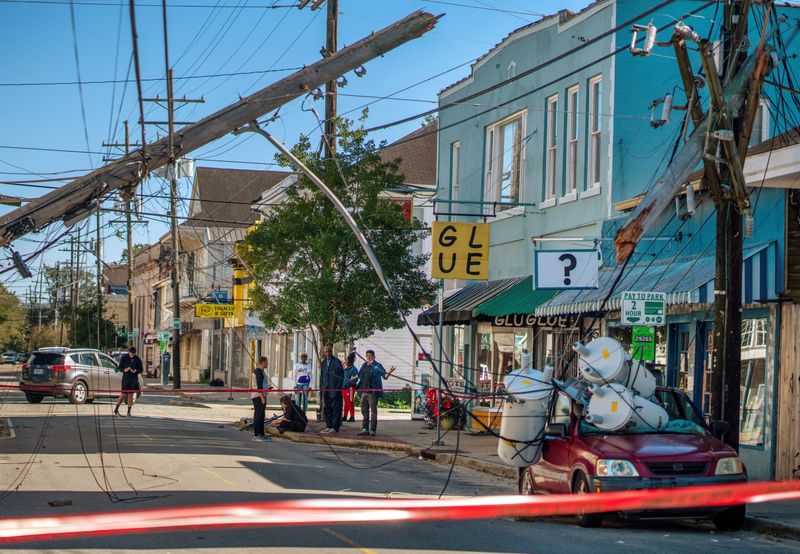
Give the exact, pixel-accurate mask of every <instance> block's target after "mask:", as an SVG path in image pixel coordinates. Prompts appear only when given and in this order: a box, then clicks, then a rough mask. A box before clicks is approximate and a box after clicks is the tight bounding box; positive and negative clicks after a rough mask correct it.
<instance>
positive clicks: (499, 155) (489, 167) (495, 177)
mask: <svg viewBox="0 0 800 554" xmlns="http://www.w3.org/2000/svg"><path fill="white" fill-rule="evenodd" d="M516 120H519V122H520V129H519V141H520V144H519V191H518V198H517V202H524V198H525V160H526V159H527V139H526V137H527V136H528V133H527V122H528V111H527V110H522V111H519V112H516V113H514V114H512V115H510V116H508V117H505V118H503V119H501V120H500V121H496V122H495V123H492V124H491V125H489V126H487V127H486V171H485V174H484V194H483V200H484V202H486V204H485V205H484V210H483V211H484V213H488V214H491V213H492V211H493V207H492V204H493V203H494V202H500V201H501V194H502V188H501V185H502V181H501V180H502V163H503V156H504V155H505V154H506V153H507V152H508V151H510V150H511V148H510V147H509V148H505V145H504V144H503V140H502V132H501V129H502V128H503V127H505V126H507V125H509V124H510V123H513V122H514V121H516ZM512 155H513V154H512ZM497 168H500V169H499V171H497ZM512 210H513V212H511V213H517V212H522V211H524V209H523V207H522V206H498V207H497V211H496V214H499V213H500V212H501V211H502V212H504V213H508V212H510V211H512Z"/></svg>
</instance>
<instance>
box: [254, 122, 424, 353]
mask: <svg viewBox="0 0 800 554" xmlns="http://www.w3.org/2000/svg"><path fill="white" fill-rule="evenodd" d="M363 122H364V119H363V118H362V120H361V123H362V126H361V127H360V128H358V129H354V128H353V123H352V122H351V121H348V120H341V121H340V122H339V143H338V151H337V160H338V164H339V168H337V165H336V163H335V162H334V161H332V160H325V159H323V158H322V157H321V156H320V154H319V153H316V152H314V151H313V150H312V147H311V142H310V141H309V139H308V137H305V136H301V137H300V141H299V143H298V144H297V145H296V146H295V147H294V148H293V149H292V152H293V153H294V154H295V155H296V156H298V157H299V158H300V159H301V160H302V161H303V163H305V164H306V165H307V166H308V167H309V168H310V169H311V170H312V171H313V172H314V173H316V174H317V175H318V176H320V177H321V178H322V180H323V181H324V182H325V183H326V184H327V185H328V186H329V187H330V188H331V189H332V190H333V191H334V192H335V193H336V195H337V196H338V197H339V198H340V199H341V200H342V202H343V203H344V204H345V206H347V208H348V209H349V210H351V212H352V213H353V214H354V215H355V217H356V220H357V221H358V222H359V226H360V227H361V228H362V230H364V232H365V234H366V235H367V238H368V239H369V241H370V243H371V244H372V245H373V248H374V249H375V250H376V253H377V256H378V258H379V260H380V262H381V265H382V266H383V269H384V271H385V272H386V274H387V277H388V279H389V281H390V283H391V284H392V286H393V288H394V290H395V292H396V295H397V298H398V301H399V303H400V306H401V308H402V310H403V312H404V313H405V314H408V313H409V312H410V311H411V310H412V309H414V308H418V307H420V306H422V305H423V304H424V303H425V302H426V301H428V300H429V299H431V298H433V296H434V293H435V289H436V287H435V284H434V283H433V282H432V281H430V280H429V279H427V278H426V276H425V274H424V272H423V269H422V268H423V264H424V263H425V261H426V258H425V256H422V255H416V254H414V252H413V251H412V250H413V248H412V247H413V245H414V243H415V242H416V241H417V240H418V239H422V238H424V237H425V235H426V232H425V231H424V230H423V227H422V224H421V223H420V222H419V221H417V220H415V219H413V220H411V221H409V220H408V219H406V218H405V217H404V216H403V213H402V209H401V208H400V206H399V205H398V204H396V203H393V202H391V201H389V200H387V199H385V198H382V197H381V196H380V195H381V193H382V192H383V191H384V190H385V189H386V188H387V187H389V186H392V185H396V184H401V183H403V182H404V178H403V176H402V175H400V174H399V173H398V166H399V160H395V161H392V162H389V163H384V162H383V161H382V160H381V158H380V155H379V149H378V146H376V145H375V143H374V142H373V141H371V140H367V139H366V133H365V132H364V130H363ZM277 160H278V162H279V163H280V164H281V165H283V166H285V167H288V166H289V164H288V163H287V160H286V159H285V158H283V157H281V156H278V157H277ZM343 177H344V178H343ZM287 196H288V198H287V200H286V201H285V202H283V203H281V204H279V205H276V206H273V207H272V208H271V211H270V212H269V213H268V214H267V215H266V216H265V218H264V221H263V222H262V223H260V224H259V225H258V226H257V227H256V228H255V229H254V230H253V231H252V232H250V233H249V234H248V235H247V237H246V238H245V239H244V241H242V243H240V246H239V249H238V252H239V256H240V257H241V259H242V261H243V262H244V264H245V267H246V268H247V269H248V271H249V272H250V274H251V276H252V277H253V279H254V282H255V288H254V291H253V294H252V298H253V308H254V310H255V311H256V312H258V314H259V315H260V317H261V320H262V321H263V322H264V324H265V325H266V326H267V327H270V328H275V329H280V328H286V329H303V328H307V327H313V328H315V329H316V330H317V333H318V339H319V341H320V343H321V344H333V343H335V342H340V341H347V340H350V339H358V338H363V337H367V336H369V335H371V334H372V333H374V332H375V331H378V330H385V329H390V328H397V327H400V326H401V325H402V320H401V319H400V317H399V315H398V313H397V311H396V309H395V307H394V303H393V302H392V300H391V299H390V298H389V297H388V295H387V293H386V291H385V290H384V289H383V287H382V286H381V284H380V282H379V281H378V278H377V276H376V275H375V272H374V271H373V269H372V266H371V265H370V263H369V261H368V259H367V256H366V254H365V253H364V251H363V250H362V249H361V247H360V245H359V243H358V241H357V239H356V237H355V236H354V235H353V233H352V232H351V231H350V229H349V227H348V226H347V224H346V223H345V221H344V219H343V218H342V216H341V214H339V212H338V211H337V210H336V209H335V208H334V207H333V205H332V204H331V203H330V201H328V200H327V198H325V196H324V195H323V194H322V193H321V192H319V190H318V189H317V188H316V187H315V186H314V185H313V184H312V183H311V182H310V181H308V180H307V179H306V178H305V177H301V178H300V179H299V180H298V182H297V183H296V184H295V185H294V186H292V187H290V188H289V189H288V191H287ZM317 346H320V345H319V344H318V345H317Z"/></svg>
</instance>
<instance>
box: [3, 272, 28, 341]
mask: <svg viewBox="0 0 800 554" xmlns="http://www.w3.org/2000/svg"><path fill="white" fill-rule="evenodd" d="M27 332H28V320H27V314H26V310H25V307H24V306H23V305H22V303H21V302H20V301H19V298H17V295H16V294H14V293H12V292H10V291H9V290H8V289H6V288H5V287H4V286H3V285H0V348H2V349H9V350H17V351H19V350H24V349H25V338H26V335H27Z"/></svg>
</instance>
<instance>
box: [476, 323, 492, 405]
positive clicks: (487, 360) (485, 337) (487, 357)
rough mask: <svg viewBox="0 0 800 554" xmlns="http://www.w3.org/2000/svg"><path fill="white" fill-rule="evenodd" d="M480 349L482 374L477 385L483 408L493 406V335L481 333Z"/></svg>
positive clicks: (479, 357) (479, 364) (479, 365)
mask: <svg viewBox="0 0 800 554" xmlns="http://www.w3.org/2000/svg"><path fill="white" fill-rule="evenodd" d="M478 337H479V348H478V367H479V368H480V374H479V375H478V379H477V381H476V383H475V386H476V388H477V389H478V395H479V396H480V398H481V402H480V403H481V405H482V406H489V405H490V404H491V396H492V334H491V333H480V334H479V335H478Z"/></svg>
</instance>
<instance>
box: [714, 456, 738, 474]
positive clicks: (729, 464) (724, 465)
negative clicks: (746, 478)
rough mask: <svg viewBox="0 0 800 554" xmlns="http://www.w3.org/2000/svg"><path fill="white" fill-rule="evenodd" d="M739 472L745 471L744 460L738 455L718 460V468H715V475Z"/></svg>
mask: <svg viewBox="0 0 800 554" xmlns="http://www.w3.org/2000/svg"><path fill="white" fill-rule="evenodd" d="M737 473H744V466H743V465H742V460H740V459H739V458H738V457H737V456H731V457H730V458H721V459H719V460H717V469H716V470H714V475H736V474H737Z"/></svg>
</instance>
